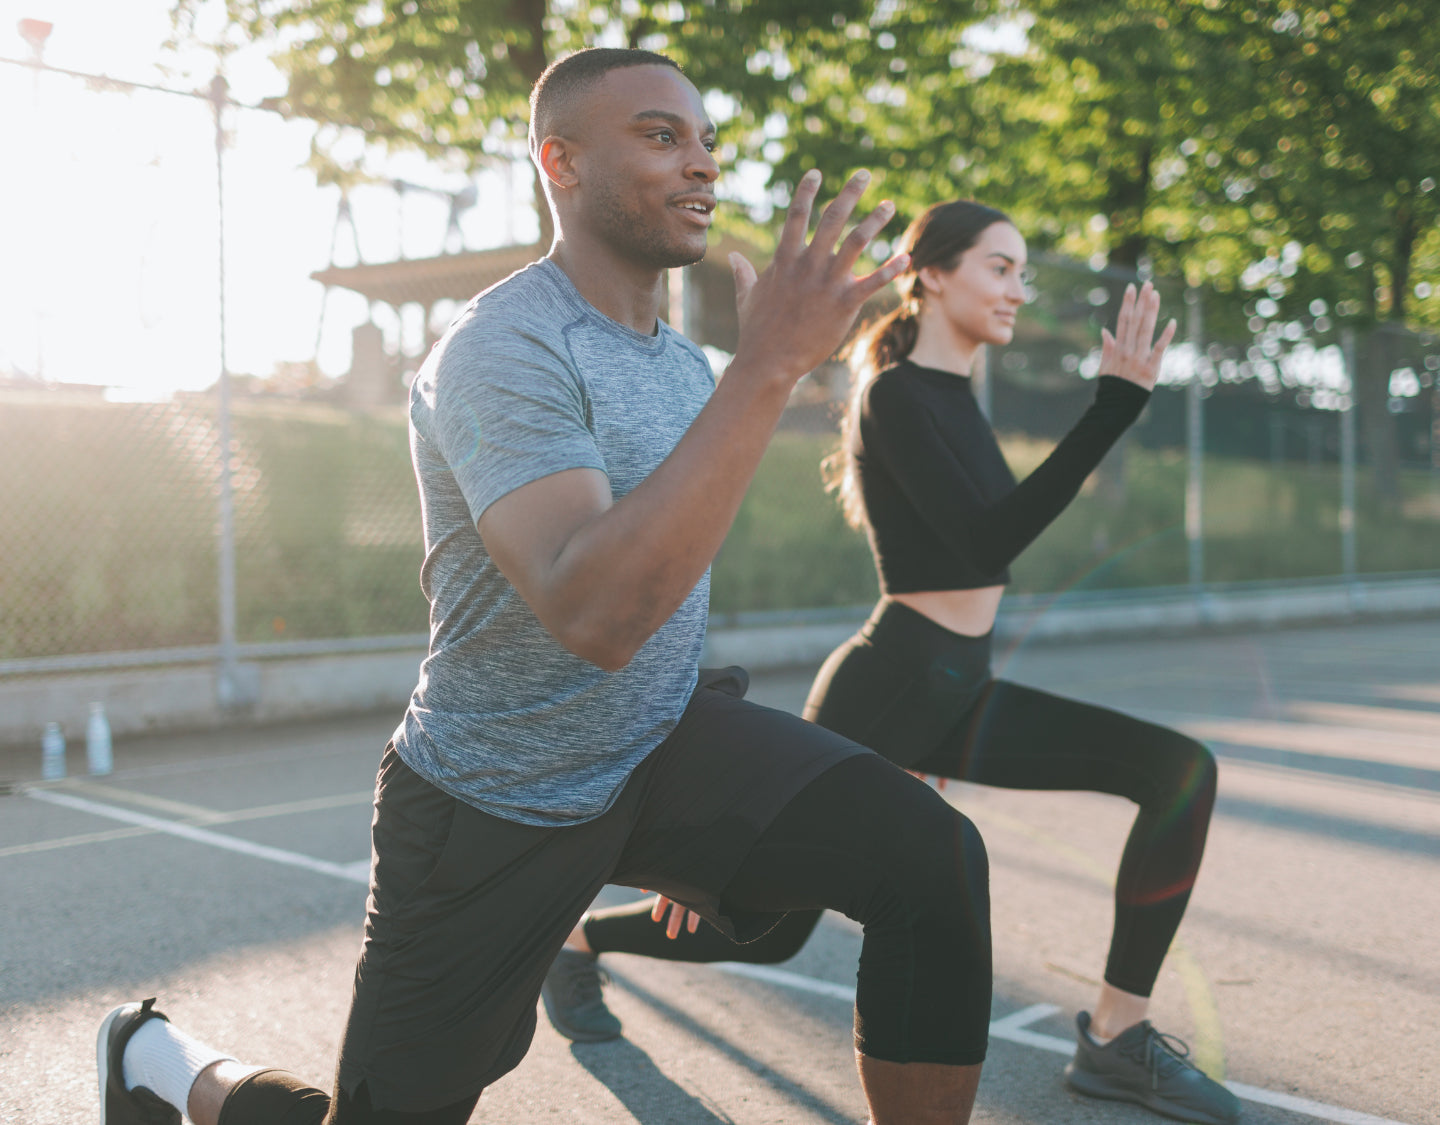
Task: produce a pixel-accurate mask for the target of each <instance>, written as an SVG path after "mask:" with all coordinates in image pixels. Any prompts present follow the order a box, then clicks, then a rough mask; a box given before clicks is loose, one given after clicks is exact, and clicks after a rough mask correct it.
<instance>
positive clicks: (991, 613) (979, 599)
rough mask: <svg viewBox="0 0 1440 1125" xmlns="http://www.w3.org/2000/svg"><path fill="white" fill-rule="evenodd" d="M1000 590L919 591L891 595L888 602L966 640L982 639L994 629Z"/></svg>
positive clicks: (1002, 591)
mask: <svg viewBox="0 0 1440 1125" xmlns="http://www.w3.org/2000/svg"><path fill="white" fill-rule="evenodd" d="M1004 593H1005V587H1004V586H986V587H984V588H983V589H980V590H922V591H920V592H919V593H914V594H891V595H890V600H891V601H896V602H899V603H900V604H901V605H905V606H909V607H910V608H911V609H913V610H914V611H915V612H916V613H919V614H923V615H924V616H925V617H928V618H929V619H930V620H931V621H933V622H935V624H937V625H942V626H944V627H945V628H946V629H949V630H950V631H951V632H952V633H960V634H963V635H964V636H967V637H983V636H984V635H985V634H986V633H988V632H990V630H991V629H992V628H994V627H995V614H996V612H997V611H998V610H999V608H1000V598H1001V595H1003V594H1004Z"/></svg>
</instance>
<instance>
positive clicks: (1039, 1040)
mask: <svg viewBox="0 0 1440 1125" xmlns="http://www.w3.org/2000/svg"><path fill="white" fill-rule="evenodd" d="M713 968H716V969H719V970H720V971H721V972H725V973H732V974H734V975H735V976H739V977H749V978H751V979H752V980H759V981H764V982H765V983H766V984H778V985H780V986H782V987H784V988H793V989H795V990H796V991H797V992H809V993H811V994H813V995H816V996H829V997H833V998H834V999H836V1000H844V1001H846V1002H848V1003H852V1004H853V1003H854V1002H855V990H854V989H853V988H845V987H843V986H842V985H838V984H831V983H830V982H829V981H823V980H815V979H814V978H813V977H804V976H801V975H800V974H799V973H788V972H786V971H785V970H784V969H772V968H770V967H769V966H766V965H744V964H740V963H738V962H734V961H722V962H719V963H717V964H716V965H714V966H713ZM1059 1010H1060V1009H1059V1008H1057V1007H1056V1006H1055V1005H1054V1004H1031V1005H1030V1006H1029V1007H1028V1008H1021V1009H1020V1010H1019V1011H1018V1012H1011V1013H1010V1014H1009V1015H1008V1016H1003V1017H1001V1018H1000V1019H998V1020H995V1021H994V1022H993V1023H991V1025H990V1038H992V1039H1004V1040H1006V1041H1008V1042H1010V1043H1018V1044H1020V1045H1021V1046H1025V1047H1034V1048H1036V1049H1038V1050H1041V1051H1051V1052H1053V1053H1055V1054H1057V1055H1073V1054H1074V1053H1075V1043H1074V1041H1073V1040H1069V1039H1061V1038H1060V1037H1059V1036H1056V1035H1046V1034H1044V1033H1043V1032H1039V1031H1030V1030H1029V1025H1030V1024H1032V1023H1035V1022H1036V1021H1038V1020H1043V1019H1045V1018H1046V1017H1047V1016H1053V1015H1054V1014H1055V1013H1056V1012H1058V1011H1059ZM1225 1085H1226V1086H1227V1087H1228V1088H1229V1090H1230V1092H1231V1093H1232V1094H1234V1095H1235V1096H1236V1097H1237V1098H1242V1099H1244V1100H1245V1101H1248V1102H1256V1103H1258V1104H1260V1105H1268V1106H1274V1107H1275V1108H1276V1109H1287V1110H1289V1111H1290V1112H1291V1113H1300V1114H1304V1115H1305V1116H1306V1117H1314V1118H1317V1119H1318V1120H1320V1121H1334V1122H1337V1123H1338V1125H1405V1123H1404V1122H1402V1121H1396V1120H1395V1119H1394V1118H1391V1117H1376V1116H1375V1115H1374V1114H1373V1113H1362V1112H1360V1111H1359V1110H1355V1109H1342V1108H1341V1107H1340V1106H1336V1105H1326V1104H1325V1103H1324V1102H1316V1101H1311V1100H1310V1099H1309V1098H1297V1097H1296V1096H1295V1095H1293V1094H1278V1093H1276V1092H1275V1091H1273V1090H1266V1089H1263V1088H1261V1087H1259V1086H1247V1085H1246V1084H1245V1083H1243V1082H1227V1083H1225Z"/></svg>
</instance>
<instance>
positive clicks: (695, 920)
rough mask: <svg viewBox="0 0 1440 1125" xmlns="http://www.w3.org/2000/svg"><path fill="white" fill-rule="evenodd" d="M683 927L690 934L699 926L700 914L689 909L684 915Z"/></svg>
mask: <svg viewBox="0 0 1440 1125" xmlns="http://www.w3.org/2000/svg"><path fill="white" fill-rule="evenodd" d="M685 928H686V929H687V930H689V931H690V932H691V933H692V934H693V933H694V932H695V931H696V930H698V929H699V928H700V915H698V914H696V913H695V911H693V910H692V911H690V912H689V913H688V914H687V915H686V916H685Z"/></svg>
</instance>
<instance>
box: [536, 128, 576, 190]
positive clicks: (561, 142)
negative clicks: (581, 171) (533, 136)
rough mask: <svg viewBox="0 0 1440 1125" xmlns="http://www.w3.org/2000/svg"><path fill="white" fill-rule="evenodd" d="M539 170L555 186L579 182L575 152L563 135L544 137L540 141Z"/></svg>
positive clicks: (559, 186)
mask: <svg viewBox="0 0 1440 1125" xmlns="http://www.w3.org/2000/svg"><path fill="white" fill-rule="evenodd" d="M540 170H541V171H542V172H543V173H544V174H545V178H546V179H547V180H549V181H550V182H551V183H552V184H554V185H555V186H556V187H557V188H571V187H574V186H575V184H576V183H577V182H579V179H580V177H579V175H578V174H577V173H576V170H575V153H574V152H572V151H571V145H570V142H569V141H567V140H566V139H565V138H564V137H546V138H545V139H544V140H543V141H541V142H540Z"/></svg>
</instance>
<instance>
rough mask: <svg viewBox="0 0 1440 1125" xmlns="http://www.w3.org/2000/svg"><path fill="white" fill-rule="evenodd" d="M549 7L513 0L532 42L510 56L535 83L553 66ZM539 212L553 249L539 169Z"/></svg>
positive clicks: (544, 2)
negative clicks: (547, 41)
mask: <svg viewBox="0 0 1440 1125" xmlns="http://www.w3.org/2000/svg"><path fill="white" fill-rule="evenodd" d="M548 7H549V5H548V0H510V17H511V19H513V20H514V21H515V22H516V23H518V24H520V25H521V26H522V27H524V28H525V30H526V31H527V32H529V35H528V41H525V42H519V43H514V44H511V46H510V58H511V59H512V60H513V61H514V63H515V66H516V67H517V68H518V69H519V71H520V73H521V74H522V75H524V77H525V81H526V82H528V83H529V84H530V85H531V86H534V85H535V83H536V82H537V81H539V79H540V76H541V75H542V74H544V73H545V68H546V67H547V66H549V65H550V56H549V54H548V52H547V51H546V49H545V15H546V12H547V10H548ZM535 214H536V216H537V217H538V218H539V220H540V241H539V246H540V247H541V248H542V249H544V250H549V249H550V243H551V241H552V240H553V239H554V237H555V222H554V220H553V219H552V218H551V215H550V203H549V201H548V200H547V199H546V198H545V188H544V186H543V185H542V184H541V181H540V172H539V169H536V171H535Z"/></svg>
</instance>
